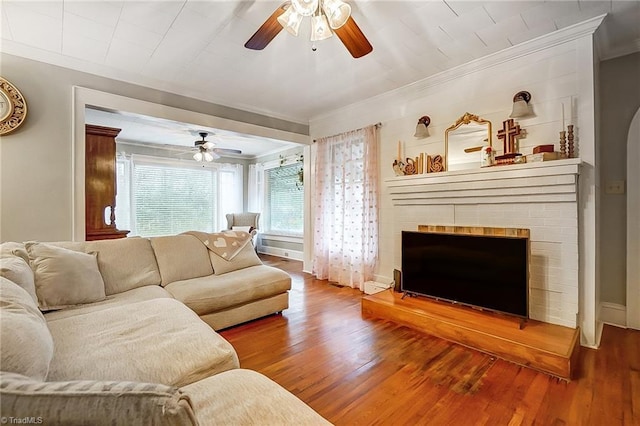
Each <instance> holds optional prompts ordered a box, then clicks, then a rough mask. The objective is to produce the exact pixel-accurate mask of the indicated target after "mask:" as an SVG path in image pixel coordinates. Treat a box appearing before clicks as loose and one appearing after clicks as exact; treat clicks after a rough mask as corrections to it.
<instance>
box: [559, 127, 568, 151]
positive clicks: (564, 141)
mask: <svg viewBox="0 0 640 426" xmlns="http://www.w3.org/2000/svg"><path fill="white" fill-rule="evenodd" d="M560 158H567V139H566V132H565V131H564V130H563V131H561V132H560Z"/></svg>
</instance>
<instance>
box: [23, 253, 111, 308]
mask: <svg viewBox="0 0 640 426" xmlns="http://www.w3.org/2000/svg"><path fill="white" fill-rule="evenodd" d="M25 246H26V248H27V252H28V253H29V261H30V263H31V268H32V269H33V271H34V275H35V284H36V294H37V295H38V301H39V303H40V309H42V310H43V311H49V310H52V309H61V308H66V307H68V306H73V305H79V304H82V303H91V302H97V301H100V300H103V299H104V298H105V297H106V295H105V291H104V281H103V280H102V275H100V270H99V269H98V260H97V256H96V254H95V253H92V254H89V253H81V252H77V251H73V250H68V249H65V248H62V247H56V246H53V245H49V244H43V243H35V242H28V243H26V244H25Z"/></svg>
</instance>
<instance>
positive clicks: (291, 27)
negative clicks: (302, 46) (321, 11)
mask: <svg viewBox="0 0 640 426" xmlns="http://www.w3.org/2000/svg"><path fill="white" fill-rule="evenodd" d="M294 9H295V7H290V8H288V9H287V10H285V11H284V13H283V14H282V15H280V16H278V22H279V23H280V25H282V27H283V28H284V29H285V30H287V32H288V33H289V34H291V35H293V36H295V37H298V30H299V29H300V24H301V23H302V15H300V14H299V13H298V12H296V11H295V10H294Z"/></svg>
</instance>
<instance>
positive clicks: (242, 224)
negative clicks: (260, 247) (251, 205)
mask: <svg viewBox="0 0 640 426" xmlns="http://www.w3.org/2000/svg"><path fill="white" fill-rule="evenodd" d="M226 216H227V229H239V230H241V231H247V232H248V233H250V234H251V237H252V240H251V241H252V242H253V246H254V247H256V243H257V241H256V239H257V234H258V231H257V230H258V220H259V219H260V213H229V214H227V215H226Z"/></svg>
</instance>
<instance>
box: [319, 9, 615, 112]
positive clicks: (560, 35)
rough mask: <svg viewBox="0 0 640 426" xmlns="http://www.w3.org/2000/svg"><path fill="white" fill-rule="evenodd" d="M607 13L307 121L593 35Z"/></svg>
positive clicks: (412, 93) (413, 94)
mask: <svg viewBox="0 0 640 426" xmlns="http://www.w3.org/2000/svg"><path fill="white" fill-rule="evenodd" d="M606 16H607V14H603V15H599V16H596V17H594V18H591V19H588V20H586V21H583V22H579V23H577V24H574V25H571V26H568V27H566V28H562V29H560V30H557V31H554V32H552V33H549V34H545V35H543V36H540V37H537V38H534V39H532V40H529V41H525V42H523V43H520V44H517V45H515V46H511V47H508V48H506V49H504V50H501V51H499V52H496V53H492V54H489V55H487V56H483V57H482V58H478V59H474V60H472V61H470V62H467V63H466V64H462V65H458V66H456V67H454V68H451V69H449V70H445V71H442V72H439V73H437V74H434V75H432V76H429V77H426V78H424V79H422V80H418V81H416V82H413V83H411V84H408V85H405V86H402V87H399V88H398V89H394V90H391V91H388V92H385V93H382V94H380V95H376V96H373V97H371V98H368V99H365V100H363V101H359V102H356V103H353V104H350V105H347V106H345V107H343V108H340V109H337V110H335V109H334V110H332V111H331V112H328V113H326V114H320V115H317V116H315V117H313V118H312V119H311V120H309V122H310V123H312V122H314V121H319V120H323V119H327V118H330V117H333V116H335V114H339V113H346V112H347V111H349V110H352V109H355V108H357V107H358V106H360V105H364V104H368V103H370V102H372V101H389V100H390V99H392V98H396V97H401V98H417V97H420V96H422V95H423V94H424V92H427V91H428V90H429V89H430V88H432V87H435V86H439V85H441V84H444V83H447V82H449V81H451V80H456V79H458V78H461V77H464V76H466V75H469V74H473V73H476V72H478V71H482V70H484V69H487V68H490V67H494V66H496V65H499V64H502V63H505V62H509V61H512V60H514V59H517V58H519V57H522V56H526V55H530V54H532V53H535V52H539V51H541V50H545V49H548V48H551V47H554V46H557V45H560V44H564V43H568V42H571V41H574V40H577V39H580V38H582V37H585V36H589V35H593V34H594V33H595V32H596V30H597V29H598V27H600V25H601V24H602V22H603V20H604V19H605V17H606Z"/></svg>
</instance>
